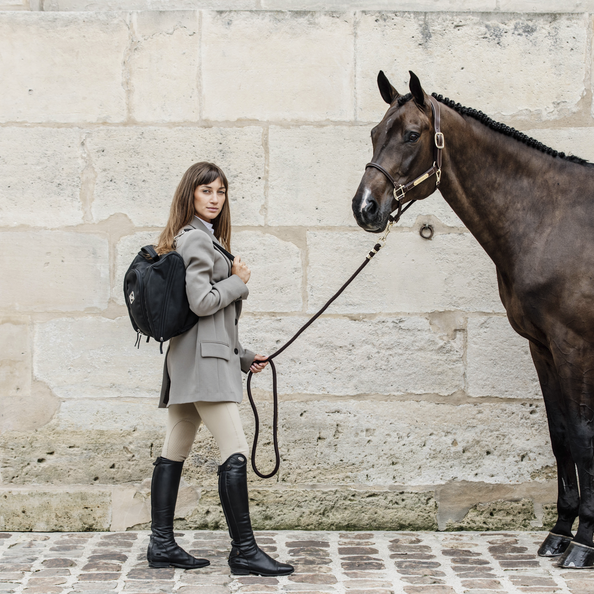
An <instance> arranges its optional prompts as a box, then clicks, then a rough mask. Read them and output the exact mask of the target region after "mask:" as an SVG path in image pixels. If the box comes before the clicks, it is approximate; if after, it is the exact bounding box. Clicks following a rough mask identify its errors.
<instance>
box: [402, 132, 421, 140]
mask: <svg viewBox="0 0 594 594" xmlns="http://www.w3.org/2000/svg"><path fill="white" fill-rule="evenodd" d="M419 138H421V135H420V134H419V133H418V132H409V133H408V134H407V135H406V136H405V139H404V140H405V142H417V140H419Z"/></svg>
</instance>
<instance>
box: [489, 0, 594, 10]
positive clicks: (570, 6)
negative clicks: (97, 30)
mask: <svg viewBox="0 0 594 594" xmlns="http://www.w3.org/2000/svg"><path fill="white" fill-rule="evenodd" d="M499 10H501V12H550V13H553V12H591V11H592V10H594V2H593V1H592V0H500V2H499Z"/></svg>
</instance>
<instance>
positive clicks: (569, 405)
mask: <svg viewBox="0 0 594 594" xmlns="http://www.w3.org/2000/svg"><path fill="white" fill-rule="evenodd" d="M573 338H574V343H573V344H571V345H570V344H569V341H564V349H563V352H561V351H554V352H553V357H554V359H555V368H556V369H557V371H558V374H559V382H560V385H561V390H562V392H563V396H564V398H563V400H564V403H565V407H564V408H565V409H566V411H567V412H566V416H565V418H566V425H567V437H568V441H569V448H570V452H571V457H572V458H573V460H574V462H575V465H576V468H577V474H578V480H579V488H580V509H579V519H580V521H579V526H578V530H577V533H576V535H575V537H574V540H573V541H572V542H571V543H570V545H569V547H567V550H566V551H565V553H564V554H563V556H562V557H561V559H560V561H559V565H560V567H565V568H570V567H574V568H584V567H594V542H593V541H592V535H593V533H594V352H592V351H591V347H590V345H589V344H579V343H578V344H576V343H575V337H573ZM554 348H556V347H554Z"/></svg>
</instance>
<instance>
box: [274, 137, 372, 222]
mask: <svg viewBox="0 0 594 594" xmlns="http://www.w3.org/2000/svg"><path fill="white" fill-rule="evenodd" d="M269 146H270V187H269V199H268V224H269V225H289V226H294V225H300V226H307V227H310V226H312V225H324V226H328V225H332V226H334V225H349V226H354V225H356V222H355V219H354V217H353V213H352V210H351V201H352V199H353V196H354V195H355V192H356V190H357V187H358V185H359V182H360V181H361V177H362V176H363V172H364V171H365V164H366V163H367V162H368V161H369V160H370V158H371V149H372V147H371V141H370V139H369V127H368V126H356V127H349V126H332V127H324V128H314V127H311V126H299V127H296V128H280V127H276V126H272V127H271V128H270V139H269Z"/></svg>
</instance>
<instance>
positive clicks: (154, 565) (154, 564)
mask: <svg viewBox="0 0 594 594" xmlns="http://www.w3.org/2000/svg"><path fill="white" fill-rule="evenodd" d="M149 567H152V568H153V569H161V568H163V567H171V564H170V563H164V562H163V561H156V562H155V561H149Z"/></svg>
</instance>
